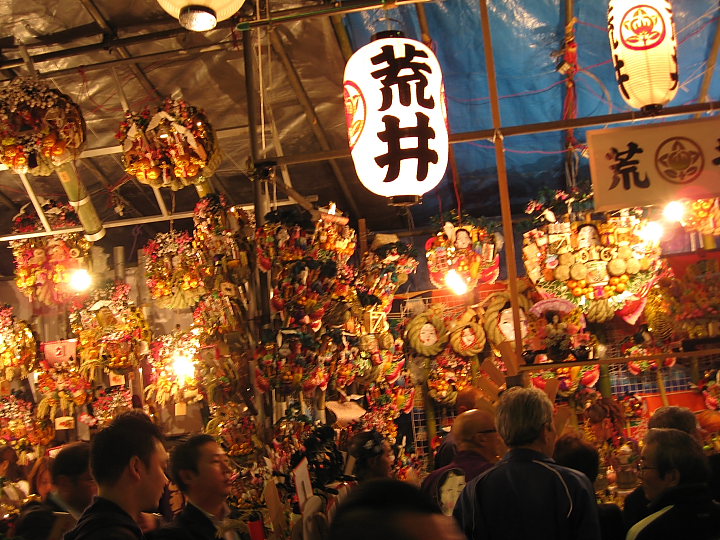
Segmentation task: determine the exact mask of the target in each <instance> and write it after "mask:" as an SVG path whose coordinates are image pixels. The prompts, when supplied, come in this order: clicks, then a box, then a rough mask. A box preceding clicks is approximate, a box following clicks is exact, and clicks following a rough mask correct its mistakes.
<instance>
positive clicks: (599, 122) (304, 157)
mask: <svg viewBox="0 0 720 540" xmlns="http://www.w3.org/2000/svg"><path fill="white" fill-rule="evenodd" d="M718 111H720V101H711V102H708V103H692V104H690V105H680V106H678V107H666V108H664V109H662V110H661V111H660V112H658V113H656V114H651V113H645V112H642V111H630V112H624V113H616V114H605V115H602V116H586V117H583V118H575V119H574V120H553V121H552V122H540V123H537V124H525V125H521V126H507V127H501V128H500V129H499V130H498V131H497V132H496V131H495V130H493V129H481V130H478V131H465V132H462V133H452V134H450V144H461V143H468V142H476V141H492V140H493V137H494V136H495V135H498V136H500V135H502V136H503V137H511V136H514V135H532V134H535V133H549V132H552V131H562V130H564V129H569V128H588V127H596V126H604V125H606V124H620V123H623V122H637V121H638V120H647V119H650V118H672V117H673V116H683V115H689V114H695V113H713V112H718ZM349 157H350V149H349V148H343V149H342V150H330V151H328V152H316V153H312V154H295V155H291V156H277V157H274V158H273V160H275V162H276V163H277V164H278V165H297V164H300V163H313V162H315V161H325V160H328V159H340V158H349Z"/></svg>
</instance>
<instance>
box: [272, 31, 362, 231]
mask: <svg viewBox="0 0 720 540" xmlns="http://www.w3.org/2000/svg"><path fill="white" fill-rule="evenodd" d="M269 34H270V43H271V44H272V47H273V50H274V51H275V54H277V55H278V57H279V58H280V62H281V63H282V65H283V67H284V68H285V73H286V74H287V77H288V82H289V83H290V86H291V87H292V89H293V91H294V92H295V96H296V97H297V99H298V101H299V102H300V106H301V107H302V109H303V112H304V113H305V119H306V120H307V122H308V124H309V125H310V128H311V130H312V132H313V135H315V138H316V139H317V140H318V142H319V143H320V147H321V148H322V149H323V150H325V151H328V150H330V149H331V146H330V140H329V139H328V136H327V134H326V133H325V130H324V129H323V127H322V124H321V122H320V118H319V117H318V115H317V112H315V107H313V104H312V103H311V101H310V98H309V96H308V94H307V91H306V90H305V87H304V86H303V84H302V81H301V80H300V75H298V72H297V70H296V69H295V66H294V65H293V63H292V61H291V60H290V56H289V55H288V53H287V50H286V49H285V45H284V44H283V42H282V39H281V38H280V36H279V35H278V33H277V32H276V31H275V30H274V29H272V30H271V31H270V32H269ZM328 164H329V165H330V168H331V169H332V172H333V174H334V175H335V179H336V180H337V183H338V186H340V189H341V190H342V192H343V195H344V196H345V200H346V201H347V202H348V204H349V205H350V208H351V209H352V211H353V214H355V216H356V217H360V216H362V212H360V209H359V207H358V205H357V202H356V201H355V197H354V196H353V194H352V191H351V190H350V186H349V184H348V181H347V179H346V178H345V175H344V174H343V172H342V170H341V169H340V166H339V165H338V163H337V161H336V160H334V159H331V160H329V161H328Z"/></svg>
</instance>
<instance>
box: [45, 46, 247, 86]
mask: <svg viewBox="0 0 720 540" xmlns="http://www.w3.org/2000/svg"><path fill="white" fill-rule="evenodd" d="M234 46H235V42H234V41H233V40H231V39H228V40H225V41H221V42H219V43H215V44H214V45H198V46H197V47H187V48H185V49H173V50H171V51H165V52H159V53H150V54H143V55H140V56H133V57H132V58H118V59H116V60H106V61H104V62H97V63H94V64H81V65H79V66H74V67H71V68H64V69H56V70H53V71H44V72H42V73H40V74H38V77H40V78H41V79H43V78H47V77H58V76H61V75H69V74H74V73H77V72H78V70H83V71H85V72H87V71H95V70H99V69H106V68H108V67H119V66H123V65H125V64H133V63H134V64H138V65H139V64H143V63H152V62H157V61H159V60H165V61H172V60H188V61H189V60H194V59H196V58H198V57H199V56H201V55H203V54H207V53H213V52H218V51H225V50H229V49H230V48H232V47H234Z"/></svg>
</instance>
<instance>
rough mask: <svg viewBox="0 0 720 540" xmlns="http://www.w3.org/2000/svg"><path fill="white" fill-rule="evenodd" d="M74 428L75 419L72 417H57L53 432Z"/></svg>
mask: <svg viewBox="0 0 720 540" xmlns="http://www.w3.org/2000/svg"><path fill="white" fill-rule="evenodd" d="M74 428H75V418H74V417H72V416H58V417H57V418H56V419H55V430H56V431H59V430H61V429H74Z"/></svg>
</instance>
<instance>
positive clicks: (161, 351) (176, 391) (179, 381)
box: [145, 329, 203, 406]
mask: <svg viewBox="0 0 720 540" xmlns="http://www.w3.org/2000/svg"><path fill="white" fill-rule="evenodd" d="M198 334H199V331H198V330H197V329H193V330H191V331H190V332H181V331H180V330H177V331H175V332H173V333H171V334H166V335H164V336H161V337H160V338H159V339H158V340H157V341H155V342H153V344H152V346H151V357H150V365H151V366H152V376H151V379H152V383H151V384H149V385H147V386H146V387H145V398H146V399H147V400H149V401H153V402H155V403H157V404H158V405H160V406H164V405H165V404H166V403H169V402H172V401H174V402H175V403H176V404H177V403H194V402H195V401H199V400H201V399H202V397H203V396H202V394H201V391H200V390H201V388H200V381H199V378H198V375H199V374H198V354H199V352H200V340H199V339H198Z"/></svg>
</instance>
